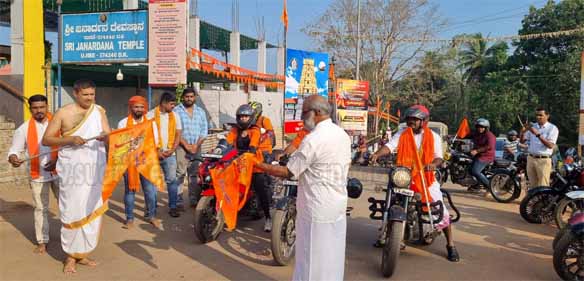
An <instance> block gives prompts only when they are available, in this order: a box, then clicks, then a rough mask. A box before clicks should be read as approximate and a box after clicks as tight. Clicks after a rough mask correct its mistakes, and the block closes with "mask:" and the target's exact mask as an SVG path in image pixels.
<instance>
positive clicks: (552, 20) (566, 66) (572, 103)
mask: <svg viewBox="0 0 584 281" xmlns="http://www.w3.org/2000/svg"><path fill="white" fill-rule="evenodd" d="M583 25H584V1H583V0H564V1H561V2H559V3H556V2H555V1H548V3H547V4H546V5H545V6H544V7H542V8H540V9H536V8H534V7H531V8H530V10H529V14H528V15H527V16H525V18H524V19H523V26H522V27H521V29H520V30H519V34H524V35H525V34H536V33H543V32H554V31H563V30H570V29H576V28H581V27H582V26H583ZM514 45H515V47H516V49H515V52H514V54H513V56H512V57H511V58H510V60H511V64H512V65H513V67H514V68H515V69H517V70H518V71H519V72H520V73H521V75H522V76H523V77H524V79H525V80H526V81H527V86H528V93H529V99H528V100H529V102H528V104H527V106H526V107H525V108H524V114H525V116H529V117H531V120H532V121H533V117H532V116H533V112H534V109H535V107H536V106H538V105H541V106H544V107H545V108H546V109H547V110H549V111H550V112H551V116H552V117H551V122H552V123H554V124H556V125H557V126H558V128H559V130H560V137H559V140H558V143H559V144H569V145H574V144H575V143H576V140H577V124H578V120H577V114H578V96H579V85H580V75H579V74H580V63H581V62H580V54H581V52H582V50H584V40H583V38H582V33H576V34H572V35H568V36H566V35H563V36H557V37H546V38H540V39H531V40H520V41H517V42H515V44H514ZM532 100H536V101H537V102H538V103H539V104H537V103H535V102H534V101H532Z"/></svg>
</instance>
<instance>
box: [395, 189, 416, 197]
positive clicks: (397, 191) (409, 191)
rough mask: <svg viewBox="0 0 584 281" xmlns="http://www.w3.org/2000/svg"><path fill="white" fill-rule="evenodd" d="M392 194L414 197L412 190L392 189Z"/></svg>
mask: <svg viewBox="0 0 584 281" xmlns="http://www.w3.org/2000/svg"><path fill="white" fill-rule="evenodd" d="M393 192H394V193H397V194H401V195H405V196H409V197H412V196H414V192H413V191H412V190H409V189H405V188H394V189H393Z"/></svg>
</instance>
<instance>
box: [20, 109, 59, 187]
mask: <svg viewBox="0 0 584 281" xmlns="http://www.w3.org/2000/svg"><path fill="white" fill-rule="evenodd" d="M31 121H33V122H36V124H35V125H36V131H37V140H38V142H39V153H40V154H43V153H46V154H44V155H42V156H40V157H39V165H40V167H39V172H40V175H39V178H37V179H33V180H31V181H33V182H49V181H52V180H54V179H56V178H57V177H56V176H55V175H51V172H48V171H45V169H44V167H45V165H46V164H47V163H48V162H49V161H50V160H51V154H50V153H49V152H50V151H51V147H49V146H44V145H42V144H41V142H42V140H43V135H44V134H45V131H46V130H47V126H48V125H49V121H48V120H45V122H44V123H39V122H37V121H36V120H34V118H31V119H30V120H28V121H26V122H24V123H23V124H22V125H20V127H18V129H16V131H15V132H14V137H13V138H12V146H11V147H10V149H9V150H8V157H10V155H12V154H14V155H16V156H18V158H19V159H20V160H22V154H23V153H25V152H26V155H27V156H26V157H30V156H32V155H30V154H29V153H28V143H27V139H26V137H27V135H28V122H31ZM29 163H30V161H29ZM29 165H30V164H29Z"/></svg>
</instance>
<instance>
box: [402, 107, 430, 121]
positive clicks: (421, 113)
mask: <svg viewBox="0 0 584 281" xmlns="http://www.w3.org/2000/svg"><path fill="white" fill-rule="evenodd" d="M404 117H405V118H408V117H414V118H417V119H420V120H423V121H426V120H428V118H430V111H429V110H428V109H427V108H426V107H425V106H423V105H412V106H410V107H409V108H408V109H407V110H406V113H405V114H404Z"/></svg>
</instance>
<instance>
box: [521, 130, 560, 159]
mask: <svg viewBox="0 0 584 281" xmlns="http://www.w3.org/2000/svg"><path fill="white" fill-rule="evenodd" d="M533 127H534V128H536V129H537V130H538V131H539V133H540V134H541V137H542V138H544V139H546V140H547V141H549V142H551V143H553V144H555V143H556V141H558V136H559V135H560V131H559V130H558V127H556V126H555V125H554V124H552V123H550V122H546V123H545V124H543V126H540V125H539V124H537V123H535V124H534V125H533ZM525 138H526V139H527V145H528V146H527V153H529V154H534V155H546V156H551V155H552V153H553V151H554V150H553V148H548V147H547V146H545V145H544V144H543V142H541V140H540V139H539V138H538V137H536V136H535V135H534V134H532V133H531V132H530V131H527V133H526V134H525Z"/></svg>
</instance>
